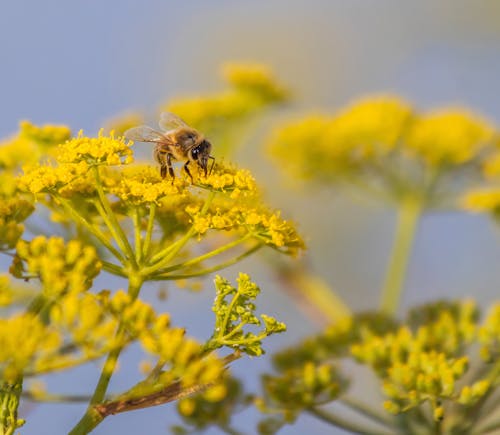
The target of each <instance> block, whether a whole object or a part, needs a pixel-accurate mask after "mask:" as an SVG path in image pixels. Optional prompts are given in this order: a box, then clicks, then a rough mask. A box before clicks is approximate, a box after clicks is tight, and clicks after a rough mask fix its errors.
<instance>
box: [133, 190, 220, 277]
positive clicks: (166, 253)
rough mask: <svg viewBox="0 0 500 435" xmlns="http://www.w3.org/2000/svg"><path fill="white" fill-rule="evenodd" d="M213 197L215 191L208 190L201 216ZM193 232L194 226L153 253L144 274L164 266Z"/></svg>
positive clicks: (194, 231) (194, 232)
mask: <svg viewBox="0 0 500 435" xmlns="http://www.w3.org/2000/svg"><path fill="white" fill-rule="evenodd" d="M214 197H215V192H210V194H209V195H208V197H207V199H206V200H205V204H204V205H203V208H202V209H201V211H200V215H201V216H203V215H204V214H205V213H206V212H207V211H208V208H209V207H210V204H211V203H212V201H213V199H214ZM195 234H196V230H195V229H194V227H191V228H190V229H189V231H187V232H186V234H185V235H184V236H183V237H182V238H181V239H179V240H177V241H176V242H175V243H173V244H172V245H170V246H168V247H167V248H165V249H163V250H162V251H160V252H158V253H157V254H156V255H154V256H153V258H152V259H151V262H152V263H155V264H153V265H152V266H150V267H147V268H145V269H143V273H144V275H145V276H146V275H149V274H151V273H153V272H156V271H157V270H159V269H161V268H162V267H163V266H166V265H167V264H168V263H169V262H170V261H171V260H172V258H174V257H175V255H176V254H177V253H178V252H179V251H180V250H181V249H182V248H183V247H184V246H185V245H186V243H187V242H188V241H189V239H191V238H192V237H193V236H194V235H195Z"/></svg>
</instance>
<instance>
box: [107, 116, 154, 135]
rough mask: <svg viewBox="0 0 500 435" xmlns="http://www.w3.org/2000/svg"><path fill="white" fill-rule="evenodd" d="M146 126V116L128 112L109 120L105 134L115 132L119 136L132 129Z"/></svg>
mask: <svg viewBox="0 0 500 435" xmlns="http://www.w3.org/2000/svg"><path fill="white" fill-rule="evenodd" d="M141 124H144V116H142V114H140V113H138V112H127V113H123V114H121V115H118V116H115V117H113V118H111V119H108V120H107V121H106V122H105V123H104V131H105V132H112V131H113V132H115V134H116V135H118V136H123V134H124V133H125V132H126V131H127V130H128V129H130V128H132V127H137V126H138V125H141Z"/></svg>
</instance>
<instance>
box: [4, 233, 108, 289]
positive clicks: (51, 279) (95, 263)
mask: <svg viewBox="0 0 500 435" xmlns="http://www.w3.org/2000/svg"><path fill="white" fill-rule="evenodd" d="M101 267H102V264H101V262H100V261H99V257H98V256H97V252H96V250H95V248H94V247H93V246H84V245H83V244H82V242H80V241H79V240H70V241H69V242H68V243H65V242H64V240H63V239H62V238H61V237H51V238H48V239H47V238H46V237H45V236H37V237H35V238H34V239H33V240H31V241H30V242H26V241H24V240H20V241H19V242H18V244H17V246H16V257H15V258H14V262H13V265H12V267H11V272H12V273H13V275H14V276H15V277H17V278H26V277H27V278H38V279H40V282H41V283H42V286H43V291H44V293H45V294H46V295H47V296H48V297H58V296H60V295H62V294H64V293H66V292H68V291H69V292H77V293H78V292H84V291H86V290H88V289H89V288H90V287H91V286H92V282H93V280H94V278H95V277H96V276H97V275H98V274H99V272H100V271H101Z"/></svg>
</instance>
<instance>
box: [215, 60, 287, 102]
mask: <svg viewBox="0 0 500 435" xmlns="http://www.w3.org/2000/svg"><path fill="white" fill-rule="evenodd" d="M222 75H223V77H224V78H225V79H226V81H227V82H228V83H230V84H231V85H233V86H234V87H235V88H236V89H239V90H242V91H246V92H250V93H253V94H255V95H258V96H260V98H262V99H263V100H267V101H277V102H279V101H285V100H287V99H288V97H289V91H288V90H287V89H285V88H284V87H283V86H281V85H280V84H279V82H278V80H277V79H276V77H275V76H274V74H273V72H272V71H271V69H270V68H269V67H267V66H265V65H261V64H253V63H246V64H242V63H226V64H224V65H223V66H222Z"/></svg>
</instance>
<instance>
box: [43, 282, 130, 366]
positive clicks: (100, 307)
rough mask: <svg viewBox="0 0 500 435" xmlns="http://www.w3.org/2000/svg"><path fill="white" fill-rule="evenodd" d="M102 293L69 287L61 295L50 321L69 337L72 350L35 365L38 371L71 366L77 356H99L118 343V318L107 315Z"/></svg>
mask: <svg viewBox="0 0 500 435" xmlns="http://www.w3.org/2000/svg"><path fill="white" fill-rule="evenodd" d="M106 297H107V295H106V294H105V293H100V294H98V295H95V294H92V293H89V292H86V293H81V292H80V291H78V289H71V290H70V291H69V292H68V293H67V294H65V295H64V296H62V297H60V298H59V299H58V300H57V301H56V302H55V303H54V305H53V306H52V308H51V310H50V323H51V325H53V326H54V327H55V328H57V329H58V330H59V331H61V332H62V333H64V335H65V336H66V337H69V338H71V343H72V344H73V348H72V352H66V353H64V354H61V355H59V356H58V357H57V358H56V359H55V360H54V361H52V362H48V363H47V364H45V366H43V367H42V366H41V365H37V366H36V368H37V371H40V372H44V371H51V370H55V369H57V368H58V365H59V367H61V366H62V367H64V366H67V367H70V366H72V365H75V364H76V363H78V361H79V359H82V360H87V359H94V358H98V357H100V356H102V355H104V354H105V353H107V352H109V351H110V350H111V349H113V348H115V347H116V346H118V345H123V344H125V343H122V342H117V340H116V337H114V335H115V331H116V329H117V327H118V323H119V318H116V317H115V316H110V313H109V310H108V309H107V306H106V303H105V301H106Z"/></svg>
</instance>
